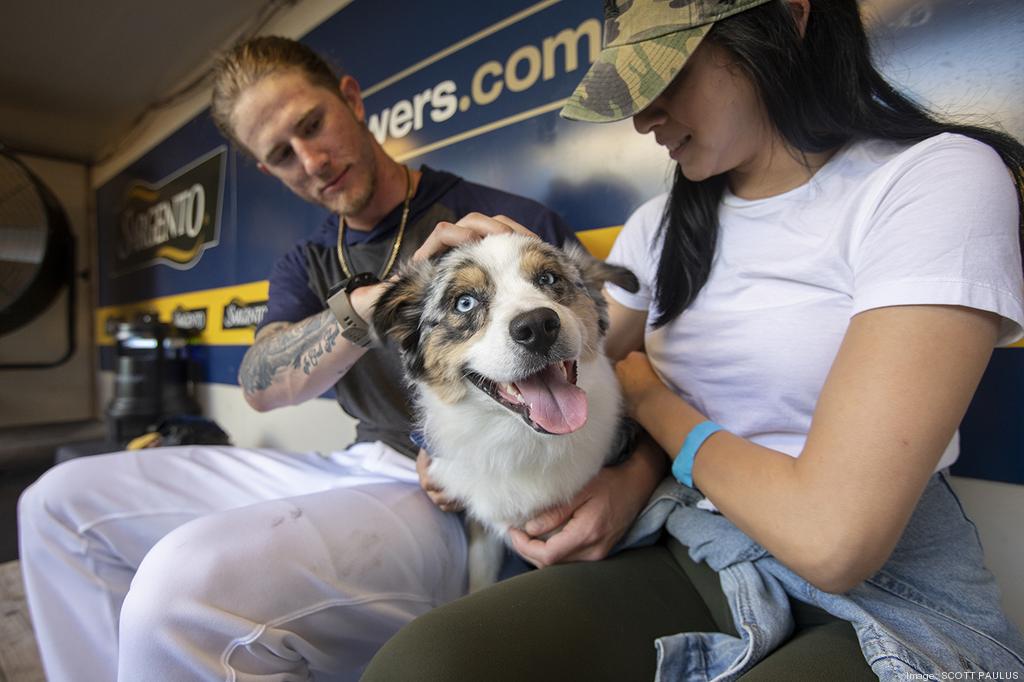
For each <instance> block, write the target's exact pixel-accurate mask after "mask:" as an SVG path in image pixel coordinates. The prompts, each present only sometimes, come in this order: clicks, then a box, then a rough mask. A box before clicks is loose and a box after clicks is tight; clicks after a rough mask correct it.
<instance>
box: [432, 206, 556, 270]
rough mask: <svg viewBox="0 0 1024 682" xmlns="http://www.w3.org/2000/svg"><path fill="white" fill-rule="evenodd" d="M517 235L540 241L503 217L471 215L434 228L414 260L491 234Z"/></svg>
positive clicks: (531, 233)
mask: <svg viewBox="0 0 1024 682" xmlns="http://www.w3.org/2000/svg"><path fill="white" fill-rule="evenodd" d="M509 233H517V234H522V235H526V236H528V237H533V238H534V239H539V237H537V235H535V234H534V233H533V232H530V231H529V230H528V229H526V228H525V227H523V226H522V225H520V224H519V223H517V222H516V221H514V220H512V219H511V218H507V217H505V216H503V215H496V216H493V217H488V216H485V215H483V214H482V213H470V214H468V215H466V216H465V217H464V218H462V219H461V220H459V221H458V222H454V223H448V222H441V223H438V224H437V225H436V226H435V227H434V231H433V232H431V233H430V236H428V237H427V239H426V240H425V241H424V242H423V244H422V245H421V246H420V248H418V249H416V252H415V253H413V254H412V259H413V260H423V259H426V258H431V257H432V256H436V255H438V254H440V253H444V252H445V251H447V250H448V249H450V248H452V247H455V246H460V245H462V244H466V243H469V242H475V241H478V240H480V239H483V238H484V237H486V236H487V235H491V234H509Z"/></svg>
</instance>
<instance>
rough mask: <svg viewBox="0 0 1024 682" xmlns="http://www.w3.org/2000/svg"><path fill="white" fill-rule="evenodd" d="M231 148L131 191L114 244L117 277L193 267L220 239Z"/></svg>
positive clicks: (222, 148)
mask: <svg viewBox="0 0 1024 682" xmlns="http://www.w3.org/2000/svg"><path fill="white" fill-rule="evenodd" d="M226 158H227V147H225V146H221V147H218V148H217V149H215V150H213V151H212V152H210V153H208V154H206V155H205V156H202V157H200V158H199V159H196V160H195V161H194V162H192V163H190V164H189V165H188V166H186V167H185V168H182V169H181V170H178V171H176V172H175V173H174V174H173V175H171V176H170V177H167V178H164V179H163V180H161V181H160V182H159V183H156V184H149V183H145V182H136V183H135V184H133V185H132V186H131V187H129V189H128V191H127V193H126V195H125V199H124V207H123V208H122V209H121V212H120V215H119V218H118V225H117V233H116V235H115V238H114V271H115V274H121V273H124V272H128V271H130V270H136V269H138V268H140V267H144V266H147V265H151V264H153V263H164V264H166V265H170V266H171V267H174V268H177V269H179V270H187V269H189V268H191V267H192V266H194V265H195V264H196V263H197V262H198V261H199V258H200V256H202V253H203V251H205V250H206V249H208V248H211V247H213V246H216V245H217V243H218V241H219V238H220V215H221V204H222V201H221V199H222V196H223V193H224V170H225V166H226V164H225V160H226Z"/></svg>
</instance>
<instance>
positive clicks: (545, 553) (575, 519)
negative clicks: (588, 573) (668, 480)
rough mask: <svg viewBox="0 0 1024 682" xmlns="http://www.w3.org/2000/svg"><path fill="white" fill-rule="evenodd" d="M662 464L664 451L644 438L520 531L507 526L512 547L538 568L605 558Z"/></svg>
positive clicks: (650, 488)
mask: <svg viewBox="0 0 1024 682" xmlns="http://www.w3.org/2000/svg"><path fill="white" fill-rule="evenodd" d="M667 468H668V467H667V460H666V459H665V455H664V453H662V452H661V450H659V449H658V448H657V447H656V446H654V444H653V443H652V442H650V441H649V440H647V439H644V441H642V442H641V445H640V446H639V447H638V449H637V450H636V452H634V453H633V456H632V457H631V458H630V459H629V460H627V461H625V462H623V463H622V464H620V465H618V466H614V467H605V468H603V469H601V471H599V472H598V474H597V475H596V476H594V478H593V479H591V481H590V483H588V484H587V485H586V486H584V488H583V490H581V491H580V492H579V493H577V494H576V496H575V497H574V498H573V499H572V500H570V501H569V502H567V503H565V504H563V505H559V506H557V507H552V508H551V509H548V510H547V511H545V512H543V513H541V514H540V515H538V516H537V517H536V518H534V519H532V520H530V521H528V522H527V523H526V525H525V527H524V528H523V529H519V528H511V529H509V532H508V534H509V539H510V540H511V543H512V547H513V549H515V550H516V551H517V552H519V554H521V555H522V556H523V558H524V559H526V560H527V561H529V562H530V563H532V564H534V565H535V566H537V567H539V568H543V567H545V566H550V565H552V564H558V563H563V562H567V561H597V560H599V559H603V558H605V557H606V556H608V552H610V551H611V549H612V547H614V546H615V543H617V542H618V541H619V540H620V539H622V536H623V535H625V534H626V531H627V530H629V527H630V526H631V525H632V524H633V521H634V520H635V519H636V517H637V515H638V514H639V513H640V511H641V510H642V509H643V507H644V505H645V504H646V503H647V500H648V499H649V498H650V496H651V493H652V492H653V491H654V488H655V487H656V486H657V485H658V482H659V481H661V479H662V478H664V476H665V472H666V470H667ZM549 533H553V534H552V535H550V536H548V534H549ZM545 536H548V537H545Z"/></svg>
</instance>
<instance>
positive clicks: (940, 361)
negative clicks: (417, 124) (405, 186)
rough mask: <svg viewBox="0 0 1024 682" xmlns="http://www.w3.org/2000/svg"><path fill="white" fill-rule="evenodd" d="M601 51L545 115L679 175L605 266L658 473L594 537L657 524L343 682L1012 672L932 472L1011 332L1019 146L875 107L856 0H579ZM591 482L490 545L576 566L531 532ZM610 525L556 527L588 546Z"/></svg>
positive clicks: (469, 232) (943, 462)
mask: <svg viewBox="0 0 1024 682" xmlns="http://www.w3.org/2000/svg"><path fill="white" fill-rule="evenodd" d="M672 5H677V7H673V6H672ZM605 43H606V46H605V49H604V50H603V51H602V54H601V57H600V58H599V59H598V62H597V63H595V65H594V66H593V67H592V68H591V70H590V72H589V73H588V74H587V76H586V77H585V78H584V80H583V82H582V83H581V85H580V87H579V88H578V89H577V91H576V92H575V93H574V94H573V96H572V97H571V98H570V100H569V102H568V104H567V105H566V107H565V109H564V110H563V115H565V116H567V117H568V118H575V119H581V120H588V121H595V122H602V121H612V120H618V119H622V118H626V117H630V116H632V118H633V121H634V125H635V127H636V129H637V131H638V132H640V133H642V134H647V133H653V134H654V136H655V138H656V139H657V141H658V143H659V144H661V145H663V146H665V147H666V148H667V150H668V154H669V156H670V157H671V158H672V159H673V160H674V161H675V162H676V163H677V168H676V171H675V179H674V183H673V187H672V190H671V192H670V194H669V195H667V196H662V197H658V198H656V199H653V200H652V201H650V202H648V203H647V204H645V205H644V206H642V207H641V208H640V209H639V210H638V211H637V212H636V213H635V214H634V215H633V216H632V217H631V218H630V220H629V221H628V222H627V224H626V226H625V228H624V230H623V232H622V234H621V235H620V237H619V239H618V240H617V242H616V245H615V247H614V249H613V251H612V254H611V256H610V259H611V260H614V261H616V262H619V263H621V264H624V265H627V266H628V267H630V268H632V269H633V270H634V272H636V273H637V275H638V277H639V279H640V280H641V283H642V287H641V291H640V292H639V294H637V295H630V294H628V293H627V292H624V291H621V290H617V289H614V288H611V289H609V291H608V292H607V293H608V298H609V308H610V313H611V329H610V334H609V344H608V350H609V353H610V354H611V355H612V356H613V357H616V358H624V359H623V360H622V361H621V362H619V364H618V366H617V371H618V374H619V378H620V381H621V382H622V385H623V388H624V393H625V395H626V400H627V404H628V409H629V411H630V413H631V415H632V416H633V417H634V418H635V419H636V420H637V421H638V422H639V423H640V424H641V425H642V426H643V427H644V428H645V430H646V431H647V433H648V434H649V435H650V437H651V440H652V441H653V442H654V443H656V444H657V446H658V447H659V448H660V450H661V451H663V452H664V453H667V455H668V459H670V460H671V471H672V474H673V476H674V478H675V479H677V480H678V481H679V482H680V483H681V484H683V485H678V484H673V485H672V486H662V487H661V488H659V490H658V492H657V493H656V495H655V498H654V503H653V504H652V505H650V506H649V507H648V508H647V509H646V510H645V511H644V512H643V513H642V514H641V515H640V517H639V519H638V520H637V521H636V523H635V524H634V525H633V528H632V530H631V531H630V532H629V533H628V534H626V535H625V538H624V540H623V541H622V543H621V544H622V545H625V546H633V545H637V544H643V542H645V541H647V540H649V539H650V538H651V537H653V535H654V533H655V532H656V531H657V530H658V529H659V528H662V527H663V528H665V529H666V530H667V531H668V534H669V535H670V536H671V538H670V539H668V540H662V541H660V542H659V543H658V544H656V545H655V546H653V547H648V548H645V549H634V550H630V551H625V552H622V553H621V554H618V555H616V556H613V557H612V558H611V559H609V560H608V561H604V562H600V563H591V564H580V563H577V564H570V565H559V566H556V567H554V568H551V569H547V570H544V571H537V572H533V573H530V574H527V575H524V576H520V577H518V578H515V579H512V580H510V581H507V582H505V583H502V584H499V585H497V586H495V587H494V588H492V589H490V590H486V591H484V592H481V593H479V594H477V595H473V596H471V597H469V598H466V599H463V600H460V601H459V602H456V603H454V604H451V605H449V606H447V607H444V608H442V609H440V610H438V611H435V612H432V613H430V614H428V615H426V616H424V617H422V618H421V619H420V620H418V621H416V622H414V623H413V624H412V625H411V626H409V627H408V628H407V629H406V630H404V631H403V632H402V633H400V634H399V635H398V636H397V637H396V638H395V639H393V640H392V641H391V642H390V643H389V644H388V645H386V647H385V648H384V649H383V650H382V652H381V653H379V654H378V656H377V657H376V658H375V659H374V662H373V663H372V664H371V667H370V669H369V671H368V675H367V678H368V679H419V680H422V679H446V680H459V679H488V680H501V679H588V680H589V679H650V678H651V677H652V676H653V674H654V671H655V667H656V666H657V670H658V674H659V675H660V678H659V679H663V680H670V679H671V680H675V679H712V678H714V679H733V678H737V677H741V676H742V677H743V678H744V679H794V678H795V679H817V678H819V677H824V676H826V675H827V676H828V677H829V678H847V679H870V678H872V677H873V676H877V677H879V678H882V679H892V680H896V679H904V680H905V679H914V678H913V677H908V675H922V677H921V678H920V679H926V678H925V677H923V676H926V675H934V676H935V677H934V678H929V679H939V678H940V677H941V676H942V675H943V674H950V673H952V674H960V675H961V676H962V677H963V678H964V679H967V677H966V676H965V674H966V675H974V676H977V674H978V673H980V672H987V673H1003V674H1011V673H1013V674H1015V675H1016V676H1020V675H1022V674H1024V640H1022V638H1021V634H1020V632H1019V631H1018V630H1017V629H1016V628H1015V627H1014V626H1013V625H1012V624H1011V623H1010V622H1009V620H1008V619H1007V618H1006V616H1005V615H1004V614H1003V613H1002V612H1001V610H1000V607H999V596H998V590H997V589H996V587H995V584H994V581H993V579H992V576H991V575H990V574H989V573H988V572H987V571H986V570H985V569H984V567H983V565H982V553H981V548H980V546H979V543H978V540H977V535H976V533H975V531H974V528H973V525H972V524H971V523H970V521H968V520H967V519H966V518H965V517H964V516H963V512H962V510H961V509H960V506H959V503H958V502H957V500H956V497H955V495H954V494H953V492H952V490H951V489H950V487H949V485H948V483H947V481H946V478H945V473H943V470H944V469H945V468H946V467H947V466H948V465H949V464H950V463H951V462H952V461H953V460H955V459H956V456H957V441H956V429H957V426H958V424H959V422H960V420H961V418H962V417H963V414H964V412H965V410H966V409H967V405H968V403H969V401H970V399H971V396H972V395H973V393H974V391H975V389H976V387H977V385H978V382H979V380H980V378H981V375H982V372H983V371H984V369H985V366H986V364H987V363H988V360H989V357H990V355H991V351H992V348H993V346H995V345H998V344H1004V343H1009V342H1012V341H1014V340H1016V339H1018V338H1020V337H1021V335H1022V325H1024V284H1022V266H1021V251H1020V243H1021V242H1020V239H1021V206H1020V202H1021V192H1020V190H1021V188H1022V187H1024V171H1022V163H1024V149H1022V147H1021V146H1020V144H1019V143H1017V142H1016V141H1014V140H1013V139H1012V138H1009V137H1008V136H1006V135H1002V134H999V133H995V132H992V131H987V130H983V129H978V128H972V127H965V126H954V125H947V124H943V123H940V122H938V121H936V120H934V119H933V118H931V117H930V116H929V115H928V114H926V113H925V112H923V111H922V110H920V109H919V108H918V107H916V106H915V105H914V104H912V103H911V102H909V101H907V100H906V99H905V98H903V97H902V96H900V95H899V94H898V93H897V92H896V91H895V90H894V89H893V88H892V87H890V86H889V85H888V84H887V83H886V82H885V81H884V80H883V79H882V77H881V76H880V75H879V74H878V72H877V71H876V70H875V69H874V67H872V65H871V63H870V59H869V52H868V45H867V41H866V38H865V36H864V30H863V26H862V25H861V21H860V17H859V14H858V9H857V4H856V1H855V0H746V1H743V0H739V1H730V2H718V3H712V2H704V3H665V2H658V1H657V0H648V1H647V2H644V1H643V0H634V1H633V2H629V3H627V2H620V3H618V4H617V5H616V4H615V3H606V36H605ZM1007 168H1009V170H1010V173H1007V172H1006V170H1007ZM499 223H500V221H499ZM499 223H494V222H486V221H483V220H480V219H478V218H472V219H470V220H467V221H465V222H464V224H462V225H460V226H458V227H445V228H444V229H445V230H447V231H448V237H447V238H438V239H437V240H435V242H443V243H456V242H458V241H459V240H461V239H468V238H475V236H478V235H479V234H485V233H488V232H491V231H499V230H501V229H510V228H507V227H503V226H502V225H501V224H499ZM516 229H518V227H516ZM429 246H431V244H430V242H428V245H427V247H429ZM641 348H643V349H644V350H645V353H641V352H638V351H639V350H640V349H641ZM673 486H674V487H673ZM642 489H643V486H642V485H641V486H638V487H637V488H634V489H629V490H630V491H634V490H635V491H639V492H635V493H634V492H627V493H626V496H627V497H631V496H632V495H634V494H640V492H642ZM601 490H604V489H601ZM591 493H593V491H588V494H587V495H585V496H583V498H578V499H577V500H574V502H573V504H571V505H569V506H568V507H567V508H566V509H558V510H553V511H552V512H551V513H549V514H546V515H544V517H542V518H540V519H537V520H535V521H534V522H531V523H530V524H527V527H526V528H525V529H523V531H513V532H512V535H513V543H514V546H515V547H516V549H517V550H518V551H519V552H520V553H521V554H522V555H523V556H524V557H526V558H527V559H529V560H530V561H532V562H533V563H534V564H536V565H538V566H546V565H550V564H554V563H560V562H563V561H565V560H567V559H569V560H571V559H580V558H594V556H593V554H592V553H591V554H590V555H587V554H586V553H581V552H579V551H577V550H575V549H574V547H573V546H571V543H566V542H564V541H560V539H559V536H560V535H562V533H559V534H556V535H555V536H553V538H552V539H551V540H548V541H544V540H541V539H539V538H540V537H541V536H542V535H543V534H544V533H545V532H546V531H549V530H552V529H554V528H556V527H557V526H558V525H559V524H560V523H562V522H563V521H565V520H566V519H567V518H569V519H570V524H569V526H567V527H566V528H567V529H569V528H570V527H571V526H572V524H573V523H574V522H576V521H577V520H578V519H580V513H579V510H580V509H583V508H584V507H587V508H593V507H595V506H596V507H602V506H603V504H604V502H603V501H602V500H604V501H609V502H608V504H609V505H610V506H612V505H614V504H621V505H622V506H624V507H627V508H628V507H629V504H630V503H629V502H627V503H620V502H618V501H616V500H615V496H614V495H611V494H604V497H602V494H603V493H600V492H599V493H597V494H591ZM594 498H598V501H597V502H595V501H594ZM581 505H582V506H581ZM593 516H596V517H602V514H601V513H596V514H593ZM620 517H621V514H617V513H615V512H614V511H612V512H609V513H607V514H605V515H604V516H603V517H602V518H606V519H611V520H610V521H607V522H606V523H604V525H601V523H600V522H595V521H590V522H588V523H589V525H590V527H591V528H597V529H598V530H596V531H594V532H593V533H591V532H589V531H587V532H583V531H580V532H577V533H576V534H575V540H574V542H575V544H576V545H577V546H578V545H580V544H581V543H582V540H581V539H580V538H583V537H584V536H586V537H588V538H590V539H591V541H590V543H589V547H591V548H592V547H597V548H598V549H599V550H601V549H604V550H605V551H606V548H607V547H609V546H610V545H611V544H614V543H615V542H616V541H618V540H619V539H620V538H622V536H623V534H624V532H625V531H624V527H623V526H622V524H621V523H620V521H619V518H620ZM580 523H582V521H581V522H580ZM598 536H600V540H599V541H595V540H593V538H594V537H598ZM587 551H588V552H590V551H591V550H590V549H588V550H587ZM598 553H600V551H598ZM716 573H717V575H716ZM499 628H500V629H499ZM672 633H682V634H677V635H674V636H666V635H671V634H672ZM695 633H705V634H695ZM498 634H500V635H501V636H500V637H498V636H496V635H498ZM656 637H660V638H661V639H659V642H658V649H657V651H658V654H657V658H655V656H654V655H652V654H653V652H652V651H651V647H650V643H651V641H652V640H653V639H655V638H656ZM412 671H415V674H413V673H412ZM975 678H976V679H980V678H978V677H975ZM1006 679H1013V677H1007V678H1006Z"/></svg>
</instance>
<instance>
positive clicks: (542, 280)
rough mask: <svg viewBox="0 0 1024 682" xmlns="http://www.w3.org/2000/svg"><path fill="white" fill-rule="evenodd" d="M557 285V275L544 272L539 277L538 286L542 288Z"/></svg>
mask: <svg viewBox="0 0 1024 682" xmlns="http://www.w3.org/2000/svg"><path fill="white" fill-rule="evenodd" d="M554 283H555V275H554V274H553V273H550V272H542V273H540V274H539V275H537V284H539V285H541V286H542V287H549V286H551V285H552V284H554Z"/></svg>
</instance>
